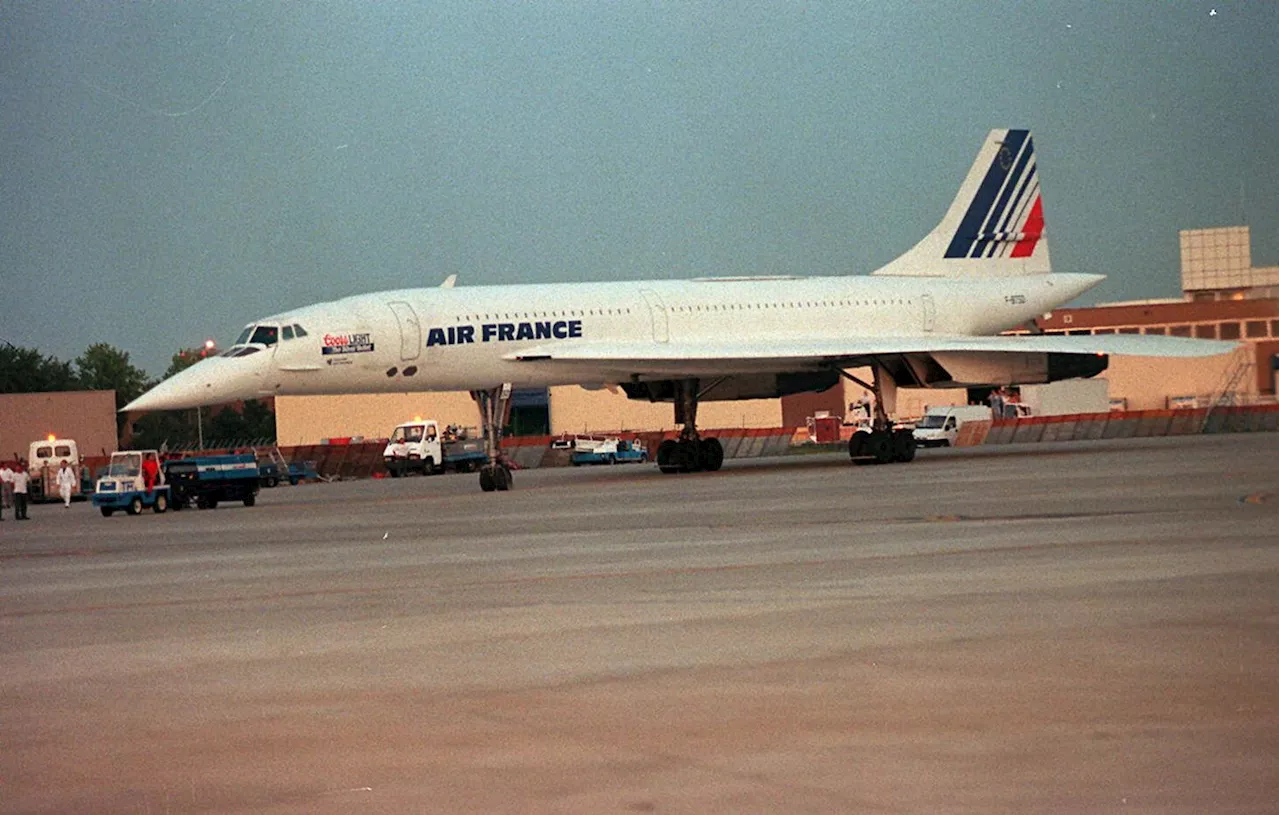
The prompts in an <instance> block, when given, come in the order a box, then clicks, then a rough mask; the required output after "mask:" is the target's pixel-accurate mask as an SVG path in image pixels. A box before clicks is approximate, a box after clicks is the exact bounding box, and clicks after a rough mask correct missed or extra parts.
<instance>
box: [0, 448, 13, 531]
mask: <svg viewBox="0 0 1280 815" xmlns="http://www.w3.org/2000/svg"><path fill="white" fill-rule="evenodd" d="M12 494H13V470H11V469H9V462H7V461H6V462H5V463H3V464H0V521H3V520H4V508H5V507H7V506H9V505H10V504H12V503H13V499H12V498H11V497H10V496H11V495H12Z"/></svg>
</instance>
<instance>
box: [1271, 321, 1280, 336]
mask: <svg viewBox="0 0 1280 815" xmlns="http://www.w3.org/2000/svg"><path fill="white" fill-rule="evenodd" d="M1278 327H1280V320H1272V321H1271V336H1273V337H1274V336H1276V329H1277V328H1278Z"/></svg>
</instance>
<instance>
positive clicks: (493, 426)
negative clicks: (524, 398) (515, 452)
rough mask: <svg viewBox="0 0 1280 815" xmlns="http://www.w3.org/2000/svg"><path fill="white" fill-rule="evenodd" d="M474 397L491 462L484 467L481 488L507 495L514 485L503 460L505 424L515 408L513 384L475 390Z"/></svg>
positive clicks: (507, 383) (509, 469)
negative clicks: (512, 401)
mask: <svg viewBox="0 0 1280 815" xmlns="http://www.w3.org/2000/svg"><path fill="white" fill-rule="evenodd" d="M471 398H472V400H474V401H475V403H476V407H477V408H478V409H479V410H480V424H481V425H482V426H483V430H484V451H485V454H486V455H488V457H489V461H488V463H487V464H484V465H482V466H481V467H480V489H482V490H484V491H485V492H493V491H494V490H497V491H499V492H506V491H507V490H509V489H511V487H512V486H513V483H512V478H511V468H510V467H508V466H507V464H506V462H504V461H503V460H502V425H503V424H505V423H506V420H507V410H508V409H509V408H510V406H511V383H510V382H505V383H503V384H502V385H501V386H500V387H497V388H489V389H488V390H482V391H472V392H471Z"/></svg>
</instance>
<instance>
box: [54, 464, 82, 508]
mask: <svg viewBox="0 0 1280 815" xmlns="http://www.w3.org/2000/svg"><path fill="white" fill-rule="evenodd" d="M78 478H79V476H77V475H76V471H75V470H73V469H71V468H70V467H68V466H67V460H66V459H65V458H64V459H63V460H62V468H61V469H59V470H58V494H59V495H61V496H62V505H63V506H64V507H66V508H67V509H70V508H71V490H72V488H73V487H75V485H76V480H77V479H78Z"/></svg>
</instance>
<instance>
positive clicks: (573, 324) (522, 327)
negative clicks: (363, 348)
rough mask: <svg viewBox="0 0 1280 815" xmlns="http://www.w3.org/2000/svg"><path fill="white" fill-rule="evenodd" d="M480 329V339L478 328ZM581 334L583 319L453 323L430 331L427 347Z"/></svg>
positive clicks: (564, 336) (565, 337)
mask: <svg viewBox="0 0 1280 815" xmlns="http://www.w3.org/2000/svg"><path fill="white" fill-rule="evenodd" d="M477 328H478V329H480V330H479V337H478V338H477V336H476V334H477V331H476V329H477ZM581 336H582V320H554V321H553V320H542V321H535V322H527V323H484V324H482V325H479V326H475V325H450V326H445V327H443V328H431V329H428V330H427V347H428V348H432V347H434V346H437V345H468V344H470V343H474V342H513V341H516V340H568V339H577V338H578V337H581Z"/></svg>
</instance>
